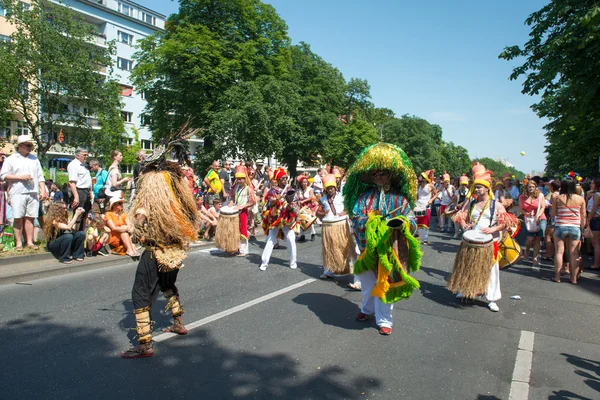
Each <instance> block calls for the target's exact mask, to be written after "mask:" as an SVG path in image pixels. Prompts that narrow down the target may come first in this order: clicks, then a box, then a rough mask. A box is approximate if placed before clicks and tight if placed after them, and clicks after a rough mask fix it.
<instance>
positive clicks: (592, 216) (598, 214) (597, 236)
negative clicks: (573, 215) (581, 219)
mask: <svg viewBox="0 0 600 400" xmlns="http://www.w3.org/2000/svg"><path fill="white" fill-rule="evenodd" d="M590 192H592V194H591V196H590V198H589V200H588V203H587V211H588V217H587V224H588V226H589V227H590V229H591V230H592V234H593V235H594V237H593V238H592V245H593V246H594V265H593V266H592V267H591V268H592V269H595V270H598V269H600V178H595V179H594V180H593V181H592V183H591V188H590Z"/></svg>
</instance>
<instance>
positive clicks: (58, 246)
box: [44, 201, 85, 264]
mask: <svg viewBox="0 0 600 400" xmlns="http://www.w3.org/2000/svg"><path fill="white" fill-rule="evenodd" d="M83 212H84V209H83V208H81V207H80V208H78V209H76V210H75V212H74V213H73V218H71V220H70V221H69V220H68V218H69V211H68V209H67V204H66V203H65V202H64V201H57V202H56V203H52V204H50V207H48V214H47V223H46V224H44V237H45V238H46V240H47V241H48V251H50V253H52V255H53V256H54V257H56V258H57V259H58V260H59V261H60V262H61V263H63V264H71V263H72V262H73V261H72V259H75V260H77V261H83V258H84V256H85V251H84V248H83V245H84V243H85V233H84V232H81V231H75V232H72V230H73V229H74V228H75V225H76V223H77V220H78V219H79V217H80V216H81V214H82V213H83Z"/></svg>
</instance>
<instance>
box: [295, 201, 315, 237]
mask: <svg viewBox="0 0 600 400" xmlns="http://www.w3.org/2000/svg"><path fill="white" fill-rule="evenodd" d="M316 220H317V217H316V216H315V215H314V214H313V213H312V211H310V208H308V207H302V208H301V209H300V211H299V212H298V223H299V224H300V226H301V227H302V230H303V231H307V230H308V229H309V228H310V226H311V225H312V224H314V223H315V221H316Z"/></svg>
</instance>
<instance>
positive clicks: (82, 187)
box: [67, 148, 92, 231]
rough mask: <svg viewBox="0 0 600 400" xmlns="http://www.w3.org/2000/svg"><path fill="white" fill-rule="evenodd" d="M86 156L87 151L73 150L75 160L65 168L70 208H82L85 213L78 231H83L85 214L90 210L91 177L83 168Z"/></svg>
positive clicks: (84, 167)
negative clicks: (71, 199)
mask: <svg viewBox="0 0 600 400" xmlns="http://www.w3.org/2000/svg"><path fill="white" fill-rule="evenodd" d="M88 155H89V154H88V152H87V150H85V149H82V148H78V149H77V150H75V158H74V159H73V161H71V162H70V163H69V165H68V166H67V171H68V173H69V186H70V187H71V195H72V197H73V201H72V203H71V208H72V209H73V210H75V209H77V208H79V207H82V208H83V209H84V211H85V212H84V213H83V214H82V215H81V220H80V221H79V223H78V225H77V230H78V231H84V230H85V226H86V220H87V214H88V213H89V212H90V210H91V209H92V176H91V175H90V171H89V170H88V169H87V168H86V166H85V160H86V159H87V157H88Z"/></svg>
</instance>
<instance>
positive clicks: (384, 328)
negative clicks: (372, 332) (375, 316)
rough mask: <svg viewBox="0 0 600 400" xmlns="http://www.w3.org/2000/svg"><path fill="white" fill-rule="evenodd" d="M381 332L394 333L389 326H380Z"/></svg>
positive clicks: (387, 334)
mask: <svg viewBox="0 0 600 400" xmlns="http://www.w3.org/2000/svg"><path fill="white" fill-rule="evenodd" d="M379 334H380V335H384V336H389V335H391V334H392V328H391V327H389V326H382V327H381V328H379Z"/></svg>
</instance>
